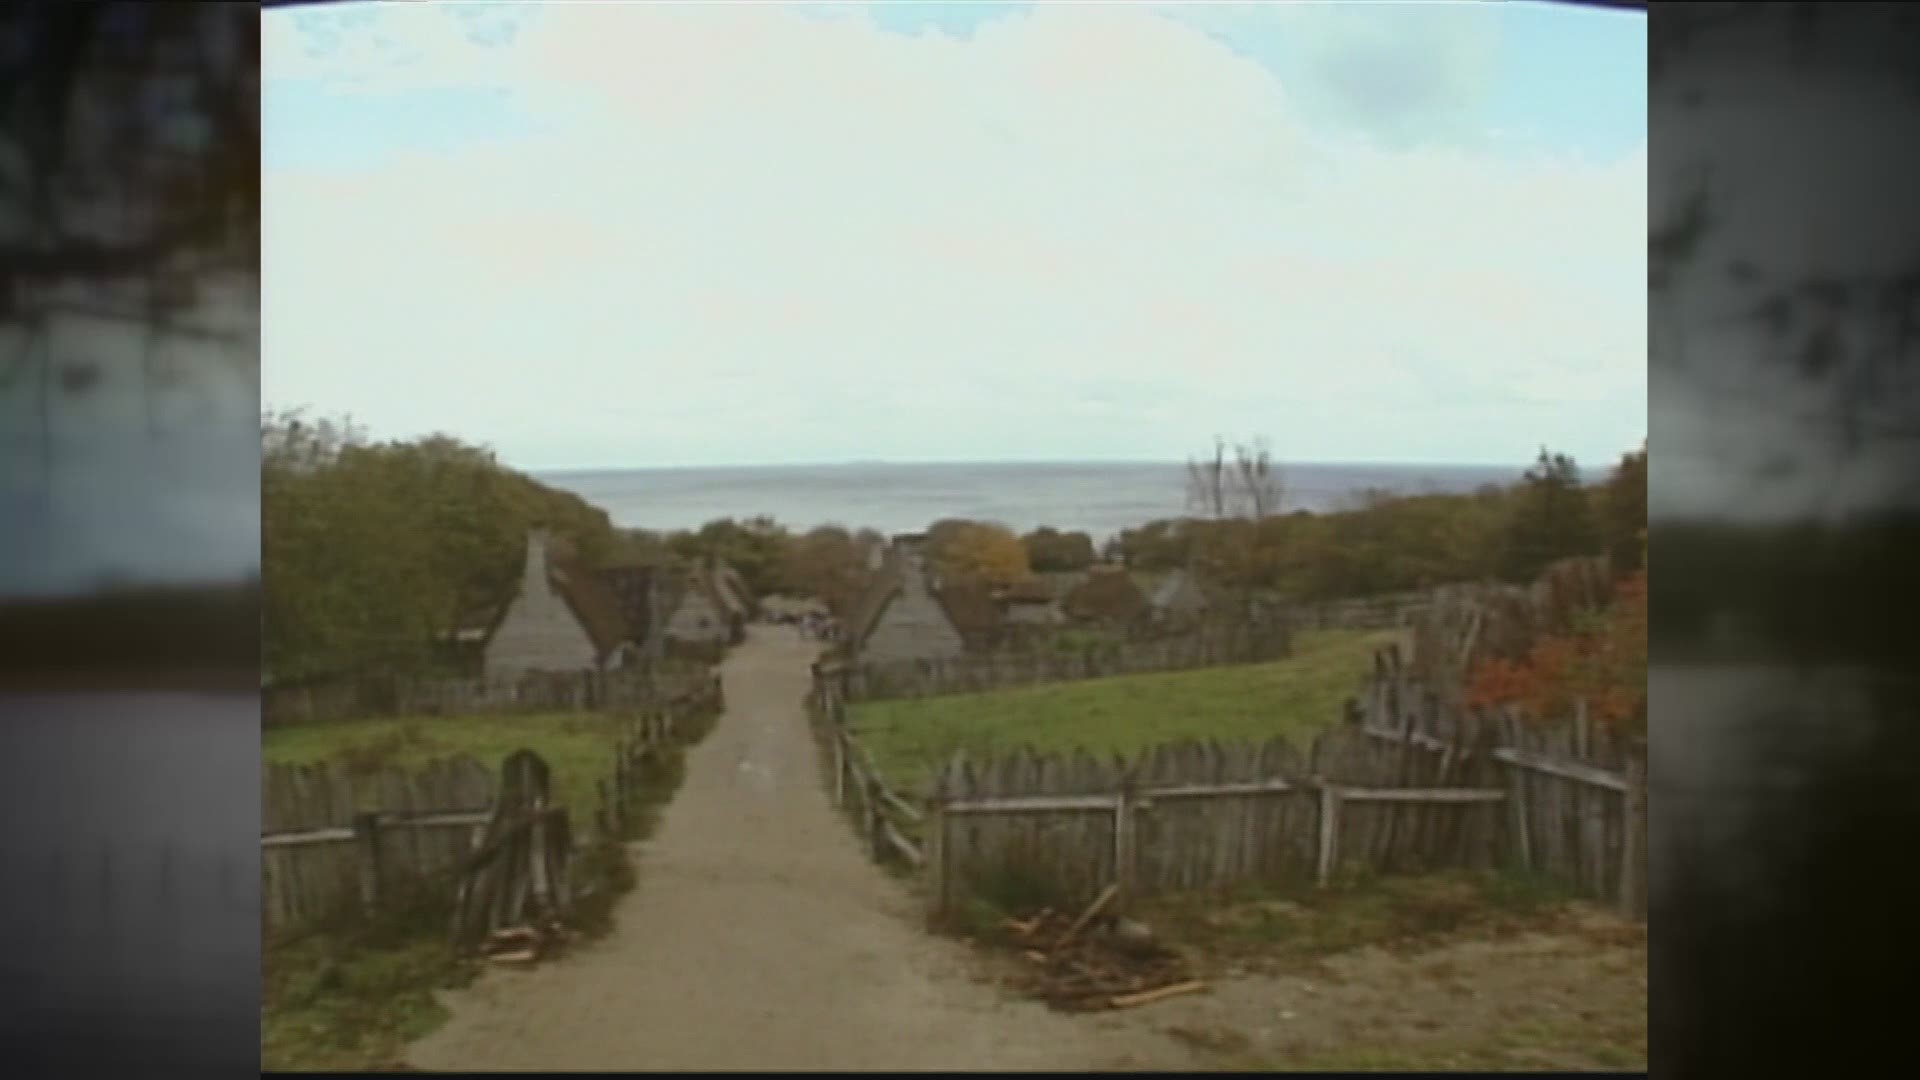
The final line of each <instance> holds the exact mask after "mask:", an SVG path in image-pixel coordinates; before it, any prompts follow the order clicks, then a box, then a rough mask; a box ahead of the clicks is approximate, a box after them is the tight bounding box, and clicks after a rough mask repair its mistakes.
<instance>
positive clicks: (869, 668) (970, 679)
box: [829, 623, 1293, 701]
mask: <svg viewBox="0 0 1920 1080" xmlns="http://www.w3.org/2000/svg"><path fill="white" fill-rule="evenodd" d="M1292 651H1293V634H1292V631H1291V630H1290V629H1289V628H1288V627H1287V626H1286V625H1285V624H1284V623H1283V624H1279V625H1274V626H1267V627H1240V628H1227V629H1219V630H1208V631H1201V632H1195V633H1191V634H1183V635H1177V636H1173V637H1166V638H1160V639H1156V640H1149V641H1129V642H1124V643H1116V644H1113V645H1109V646H1107V647H1105V648H1099V649H1092V650H1088V651H1074V652H1052V651H1048V650H1046V649H1033V650H1026V651H1003V652H997V653H987V654H982V655H977V656H958V657H952V658H948V659H940V660H896V661H889V662H886V663H853V664H835V665H831V666H830V669H829V670H830V671H831V672H832V673H833V674H835V675H836V676H837V677H838V678H839V679H840V681H841V686H840V693H841V696H843V697H844V698H846V700H848V701H881V700H887V699H892V698H919V697H934V696H938V695H943V694H970V693H982V692H986V691H991V690H1000V689H1005V688H1007V687H1016V686H1038V685H1042V684H1046V683H1056V682H1071V681H1075V680H1080V679H1100V678H1106V677H1109V676H1114V675H1133V674H1139V673H1142V672H1152V671H1185V670H1189V669H1193V668H1201V667H1214V666H1219V665H1225V664H1256V663H1265V662H1267V661H1270V660H1280V659H1284V658H1286V657H1287V656H1289V655H1291V654H1292Z"/></svg>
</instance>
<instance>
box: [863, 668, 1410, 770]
mask: <svg viewBox="0 0 1920 1080" xmlns="http://www.w3.org/2000/svg"><path fill="white" fill-rule="evenodd" d="M1397 636H1398V632H1397V631H1380V632H1367V631H1340V630H1328V631H1311V632H1306V633H1302V634H1299V635H1297V636H1296V638H1295V640H1294V655H1292V656H1290V657H1288V658H1287V659H1285V660H1277V661H1274V662H1272V663H1266V664H1243V665H1236V666H1231V667H1213V668H1201V669H1197V670H1193V671H1174V672H1160V673H1155V674H1149V675H1123V676H1118V677H1115V678H1108V679H1089V680H1085V681H1080V682H1067V683H1053V684H1051V685H1047V686H1034V687H1022V688H1019V689H1014V690H1000V691H995V692H993V693H987V694H956V695H952V696H947V697H936V698H920V699H915V700H900V701H878V702H868V703H864V704H859V705H853V706H850V707H849V708H848V710H847V723H848V725H849V726H850V727H851V729H852V730H853V732H854V733H855V734H856V735H857V736H859V738H860V741H861V743H862V744H864V745H865V746H866V747H867V748H868V750H870V751H871V752H872V754H873V757H874V763H875V765H876V766H877V767H878V768H879V769H880V771H881V772H882V773H883V774H884V775H885V776H886V777H887V779H888V782H889V783H891V784H894V785H895V786H896V787H898V788H899V790H901V791H903V792H906V791H922V790H924V789H925V785H926V784H927V783H928V781H929V780H930V777H931V775H932V772H933V770H935V769H937V768H938V767H939V766H940V765H941V764H943V763H944V762H946V761H947V760H948V759H949V758H951V757H952V756H953V754H954V752H955V751H962V750H964V751H965V752H967V753H969V754H987V753H999V752H1006V751H1008V750H1012V749H1014V748H1016V747H1018V746H1020V745H1022V744H1026V745H1028V746H1031V747H1033V749H1035V750H1036V751H1042V752H1046V751H1062V750H1072V749H1075V748H1080V749H1085V750H1087V751H1089V752H1091V753H1094V754H1099V755H1105V754H1114V753H1118V754H1132V753H1134V752H1136V751H1139V750H1142V749H1145V748H1148V747H1151V746H1154V745H1157V744H1159V743H1165V742H1173V741H1177V740H1180V739H1186V738H1198V739H1220V740H1223V741H1224V740H1265V739H1270V738H1273V737H1274V736H1277V735H1278V736H1289V737H1297V738H1302V739H1305V738H1310V737H1311V736H1312V735H1313V734H1314V733H1315V732H1318V731H1320V730H1321V729H1323V728H1326V727H1328V726H1329V725H1332V724H1335V723H1337V722H1339V719H1340V707H1341V703H1342V702H1343V701H1344V700H1345V699H1346V698H1348V697H1351V696H1352V695H1353V694H1355V693H1356V692H1357V691H1358V690H1359V688H1360V685H1361V680H1362V679H1363V678H1364V677H1365V675H1366V673H1367V672H1368V671H1369V670H1370V669H1371V664H1372V662H1373V653H1374V650H1376V649H1378V648H1381V647H1383V646H1385V645H1386V644H1388V643H1389V642H1392V641H1394V640H1396V639H1397Z"/></svg>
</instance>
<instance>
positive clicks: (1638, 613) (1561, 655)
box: [1467, 570, 1647, 735]
mask: <svg viewBox="0 0 1920 1080" xmlns="http://www.w3.org/2000/svg"><path fill="white" fill-rule="evenodd" d="M1467 700H1468V703H1469V704H1470V705H1474V706H1477V707H1488V706H1495V705H1514V706H1518V707H1519V708H1520V709H1522V710H1523V711H1524V712H1525V713H1527V714H1528V715H1529V716H1532V717H1535V718H1541V719H1548V718H1551V719H1558V718H1561V717H1564V716H1566V715H1567V714H1568V713H1570V712H1571V711H1572V710H1573V708H1574V705H1575V703H1576V702H1578V701H1582V700H1584V701H1585V702H1586V703H1587V708H1588V713H1589V715H1590V716H1592V717H1593V718H1594V719H1595V720H1598V721H1600V722H1601V723H1604V724H1606V725H1607V726H1609V727H1611V728H1613V729H1614V730H1616V731H1620V732H1624V733H1628V734H1636V735H1637V734H1644V733H1645V732H1646V726H1647V573H1646V571H1645V570H1639V571H1636V572H1634V573H1631V574H1627V575H1625V576H1623V577H1621V578H1620V579H1619V580H1618V581H1617V582H1616V584H1615V586H1614V592H1613V596H1612V598H1611V600H1610V602H1609V603H1608V604H1607V606H1606V608H1604V609H1603V610H1601V611H1597V612H1593V613H1590V614H1589V615H1587V616H1585V617H1583V618H1581V619H1579V620H1577V622H1576V625H1575V626H1574V627H1573V629H1572V630H1570V631H1568V632H1566V633H1560V634H1548V635H1545V636H1543V637H1541V638H1540V639H1539V640H1537V641H1535V642H1534V643H1533V646H1532V648H1530V649H1529V650H1528V652H1527V655H1526V656H1525V657H1524V658H1522V659H1520V660H1517V661H1516V660H1508V659H1503V658H1499V657H1492V658H1488V659H1486V660H1482V661H1480V662H1479V663H1477V664H1475V665H1474V668H1473V671H1472V672H1471V673H1470V675H1469V678H1468V685H1467Z"/></svg>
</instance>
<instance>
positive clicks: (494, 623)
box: [463, 529, 752, 681]
mask: <svg viewBox="0 0 1920 1080" xmlns="http://www.w3.org/2000/svg"><path fill="white" fill-rule="evenodd" d="M751 605H752V594H751V592H750V591H749V590H748V589H747V588H746V584H745V582H744V581H742V580H741V579H740V577H739V574H738V573H737V572H735V571H734V570H733V569H732V568H731V567H728V566H725V565H724V564H718V563H707V564H702V565H700V566H697V567H695V568H693V569H692V570H691V571H687V572H676V571H674V570H672V569H669V568H666V567H660V566H651V565H643V564H637V563H620V564H616V565H610V566H606V567H602V568H600V569H598V570H593V569H589V568H588V567H586V566H585V565H584V564H583V563H582V562H581V561H580V560H579V559H578V558H577V557H576V556H575V555H574V553H573V550H572V548H571V545H569V544H567V543H566V541H565V540H564V539H562V538H558V537H554V536H552V535H551V534H549V533H548V532H546V531H545V530H540V529H536V530H534V531H532V532H531V533H529V534H528V536H527V551H526V561H525V564H524V569H523V571H522V574H521V578H520V582H519V584H518V586H517V587H516V588H515V590H514V594H513V596H512V597H511V598H510V599H508V600H507V602H506V603H505V604H502V605H499V606H498V607H497V608H495V609H494V611H493V614H492V615H491V617H490V618H489V619H488V620H487V622H486V623H485V624H484V627H483V628H479V629H478V632H477V633H476V632H475V629H476V628H475V627H473V626H472V625H471V624H470V625H469V629H468V630H467V631H465V632H464V633H463V636H465V637H467V638H468V639H470V640H476V641H477V643H478V644H479V647H480V654H481V658H482V667H483V669H484V673H485V676H486V678H488V679H489V680H502V681H511V680H514V679H517V678H519V677H520V676H522V675H525V674H527V673H529V672H535V671H543V672H566V671H601V672H604V671H609V670H613V669H615V668H620V667H624V666H626V665H628V664H631V663H635V662H638V661H642V660H647V659H658V658H659V657H661V656H663V655H665V653H666V652H667V651H668V649H669V647H670V644H671V643H672V642H674V641H682V642H687V643H692V644H702V645H707V644H725V643H729V642H735V641H738V640H739V637H740V635H741V634H742V633H743V627H744V624H745V621H746V618H747V616H748V613H749V612H750V610H751Z"/></svg>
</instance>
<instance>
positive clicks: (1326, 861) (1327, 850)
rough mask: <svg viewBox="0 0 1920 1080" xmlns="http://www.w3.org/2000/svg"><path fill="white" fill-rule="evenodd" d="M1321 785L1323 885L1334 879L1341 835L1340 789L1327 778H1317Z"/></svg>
mask: <svg viewBox="0 0 1920 1080" xmlns="http://www.w3.org/2000/svg"><path fill="white" fill-rule="evenodd" d="M1314 782H1315V783H1316V784H1318V785H1319V787H1320V865H1319V868H1318V869H1319V875H1318V876H1319V881H1320V884H1321V885H1322V886H1325V885H1326V884H1327V883H1328V882H1330V881H1332V880H1333V866H1334V856H1335V855H1336V854H1337V852H1336V850H1335V848H1336V845H1337V844H1338V842H1339V837H1340V790H1339V789H1338V788H1336V787H1335V786H1334V785H1332V784H1331V783H1328V782H1327V781H1326V780H1322V779H1319V778H1317V777H1316V778H1315V780H1314Z"/></svg>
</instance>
